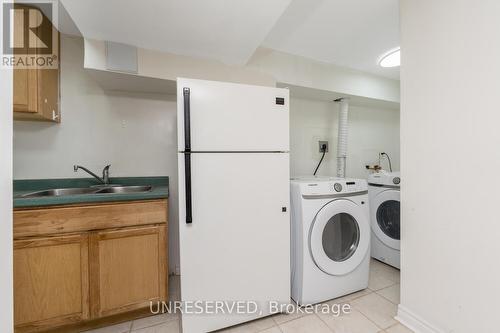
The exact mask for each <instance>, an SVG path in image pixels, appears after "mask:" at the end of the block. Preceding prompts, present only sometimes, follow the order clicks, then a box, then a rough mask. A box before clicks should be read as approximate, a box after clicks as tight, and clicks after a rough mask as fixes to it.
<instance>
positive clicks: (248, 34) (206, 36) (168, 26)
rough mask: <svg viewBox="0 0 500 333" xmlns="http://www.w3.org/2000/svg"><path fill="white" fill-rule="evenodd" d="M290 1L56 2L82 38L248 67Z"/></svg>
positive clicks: (112, 0) (72, 0)
mask: <svg viewBox="0 0 500 333" xmlns="http://www.w3.org/2000/svg"><path fill="white" fill-rule="evenodd" d="M290 1H291V0H273V1H267V0H231V1H226V0H210V1H199V0H145V1H121V0H107V1H100V0H85V1H81V0H62V2H63V5H64V7H65V8H66V10H67V11H68V13H69V15H70V16H71V17H72V19H73V20H74V22H75V24H76V26H77V27H78V29H79V30H80V31H81V33H82V35H83V36H84V37H85V38H93V39H98V40H108V41H113V42H119V43H124V44H129V45H134V46H138V47H141V48H145V49H151V50H158V51H163V52H169V53H173V54H179V55H185V56H191V57H197V58H209V59H214V60H218V61H222V62H224V63H226V64H237V65H241V64H245V63H246V62H247V61H248V59H249V58H250V57H251V56H252V54H253V53H254V51H255V50H256V48H257V47H258V46H259V45H260V44H261V43H262V41H263V40H264V39H265V38H266V36H267V34H268V33H269V32H270V31H271V29H272V28H273V26H274V25H275V23H276V22H277V20H278V19H279V18H280V16H281V15H282V14H283V12H284V11H285V9H286V8H287V7H288V5H289V3H290ZM257 22H258V24H256V23H257Z"/></svg>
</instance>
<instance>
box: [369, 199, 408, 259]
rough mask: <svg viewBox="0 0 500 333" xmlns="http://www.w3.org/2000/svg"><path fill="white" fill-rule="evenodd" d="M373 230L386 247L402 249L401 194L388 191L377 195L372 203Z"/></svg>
mask: <svg viewBox="0 0 500 333" xmlns="http://www.w3.org/2000/svg"><path fill="white" fill-rule="evenodd" d="M370 207H371V208H370V216H371V224H372V230H373V233H374V234H375V236H377V238H378V239H380V241H381V242H382V243H384V244H385V245H387V246H389V247H390V248H393V249H395V250H399V249H400V243H401V242H400V226H401V224H400V194H399V190H394V189H388V190H385V191H382V192H380V193H379V194H377V195H375V196H374V197H373V198H372V201H371V202H370Z"/></svg>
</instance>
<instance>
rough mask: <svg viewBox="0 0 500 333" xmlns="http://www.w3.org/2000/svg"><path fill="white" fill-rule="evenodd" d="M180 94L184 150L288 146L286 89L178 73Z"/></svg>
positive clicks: (180, 131)
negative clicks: (188, 142) (188, 147)
mask: <svg viewBox="0 0 500 333" xmlns="http://www.w3.org/2000/svg"><path fill="white" fill-rule="evenodd" d="M186 91H188V92H189V97H188V99H187V100H186V98H185V92H186ZM177 96H178V98H177V103H178V105H177V110H178V114H177V125H178V126H177V128H178V148H179V151H184V150H185V139H186V134H190V138H191V150H192V151H288V150H289V93H288V90H287V89H281V88H273V87H263V86H252V85H244V84H236V83H227V82H218V81H205V80H194V79H183V78H178V79H177ZM186 103H189V106H190V107H189V110H188V111H187V113H186V110H185V104H186ZM185 115H187V116H188V117H189V120H190V121H188V122H186V123H190V124H189V126H188V128H187V129H185ZM186 119H188V118H186ZM186 132H190V133H186Z"/></svg>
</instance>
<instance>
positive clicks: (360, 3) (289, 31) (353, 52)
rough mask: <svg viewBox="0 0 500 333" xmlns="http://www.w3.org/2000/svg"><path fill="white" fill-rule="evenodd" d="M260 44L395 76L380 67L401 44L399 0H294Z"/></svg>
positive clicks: (395, 70) (394, 70) (394, 72)
mask: <svg viewBox="0 0 500 333" xmlns="http://www.w3.org/2000/svg"><path fill="white" fill-rule="evenodd" d="M263 45H264V46H265V47H268V48H271V49H275V50H279V51H282V52H286V53H291V54H295V55H299V56H303V57H307V58H311V59H315V60H318V61H323V62H327V63H332V64H336V65H340V66H345V67H350V68H354V69H358V70H362V71H367V72H371V73H374V74H378V75H382V76H386V77H390V78H395V79H399V68H382V67H380V66H379V65H378V60H379V58H380V56H382V55H383V54H384V53H385V52H387V51H389V50H391V49H394V48H395V47H398V46H399V0H293V1H292V3H291V4H290V6H289V7H288V8H287V10H286V11H285V13H284V14H283V16H282V17H281V18H280V19H279V21H278V23H277V24H276V25H275V26H274V28H273V29H272V30H271V32H270V33H269V35H268V36H267V38H266V40H265V42H264V44H263Z"/></svg>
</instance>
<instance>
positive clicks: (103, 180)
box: [73, 165, 111, 185]
mask: <svg viewBox="0 0 500 333" xmlns="http://www.w3.org/2000/svg"><path fill="white" fill-rule="evenodd" d="M110 166H111V165H106V166H105V167H104V169H103V170H102V178H101V177H99V176H98V175H96V174H95V173H93V172H92V171H90V170H89V169H87V168H86V167H83V166H80V165H74V166H73V170H74V171H75V172H77V171H78V169H82V170H83V171H85V172H87V173H88V174H89V175H91V176H92V177H94V178H95V179H97V180H98V181H100V182H101V183H102V184H104V185H109V167H110Z"/></svg>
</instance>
